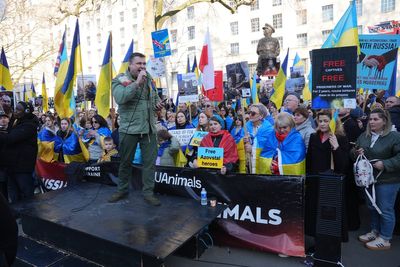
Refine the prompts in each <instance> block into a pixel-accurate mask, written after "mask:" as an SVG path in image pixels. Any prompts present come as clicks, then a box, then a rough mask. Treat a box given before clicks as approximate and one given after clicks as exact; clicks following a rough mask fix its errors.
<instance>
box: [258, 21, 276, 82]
mask: <svg viewBox="0 0 400 267" xmlns="http://www.w3.org/2000/svg"><path fill="white" fill-rule="evenodd" d="M263 30H264V36H265V37H264V38H262V39H260V41H258V45H257V54H258V62H257V75H258V76H261V75H262V74H263V73H264V72H265V71H271V72H274V71H277V70H276V69H275V63H276V58H277V57H278V56H279V53H280V47H279V41H278V39H276V38H274V37H271V35H272V34H273V33H274V32H275V29H274V28H273V27H272V26H271V25H269V24H268V23H265V26H264V27H263Z"/></svg>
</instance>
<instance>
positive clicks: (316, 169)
mask: <svg viewBox="0 0 400 267" xmlns="http://www.w3.org/2000/svg"><path fill="white" fill-rule="evenodd" d="M319 135H320V132H319V131H318V132H316V133H313V134H311V136H310V142H309V144H308V150H307V157H306V172H307V174H318V173H320V172H326V171H328V170H330V169H331V153H332V155H333V162H334V170H333V171H334V172H335V173H338V174H346V172H347V167H348V164H349V162H350V156H349V150H350V149H349V142H348V141H347V138H346V137H345V136H340V135H336V138H337V140H338V143H339V147H338V148H337V149H336V150H335V151H334V150H332V148H331V144H330V143H329V140H326V141H325V142H324V143H321V139H320V137H319Z"/></svg>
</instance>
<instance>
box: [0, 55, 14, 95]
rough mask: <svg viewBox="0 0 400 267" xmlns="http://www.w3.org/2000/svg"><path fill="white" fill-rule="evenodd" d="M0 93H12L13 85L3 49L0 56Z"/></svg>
mask: <svg viewBox="0 0 400 267" xmlns="http://www.w3.org/2000/svg"><path fill="white" fill-rule="evenodd" d="M0 86H1V87H0V91H12V90H13V88H14V85H13V84H12V81H11V74H10V68H9V67H8V63H7V58H6V53H5V52H4V48H3V47H2V48H1V55H0Z"/></svg>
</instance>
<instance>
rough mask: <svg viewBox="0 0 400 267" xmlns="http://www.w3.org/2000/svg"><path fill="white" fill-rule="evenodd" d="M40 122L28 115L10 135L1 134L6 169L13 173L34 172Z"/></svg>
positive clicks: (18, 121) (10, 131) (0, 140)
mask: <svg viewBox="0 0 400 267" xmlns="http://www.w3.org/2000/svg"><path fill="white" fill-rule="evenodd" d="M38 125H39V121H38V119H37V118H36V116H35V115H32V114H27V115H25V116H24V117H23V118H22V119H19V120H17V121H16V123H15V124H14V125H13V126H12V127H11V129H10V130H9V132H8V133H2V134H0V144H3V147H2V148H3V149H2V151H1V153H2V154H3V156H4V155H5V159H4V165H5V166H4V167H6V168H7V169H8V170H9V171H12V172H33V171H34V169H35V164H36V157H37V152H38V144H37V128H38Z"/></svg>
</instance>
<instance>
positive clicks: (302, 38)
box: [297, 33, 307, 47]
mask: <svg viewBox="0 0 400 267" xmlns="http://www.w3.org/2000/svg"><path fill="white" fill-rule="evenodd" d="M297 45H298V46H299V47H305V46H307V33H300V34H297Z"/></svg>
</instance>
